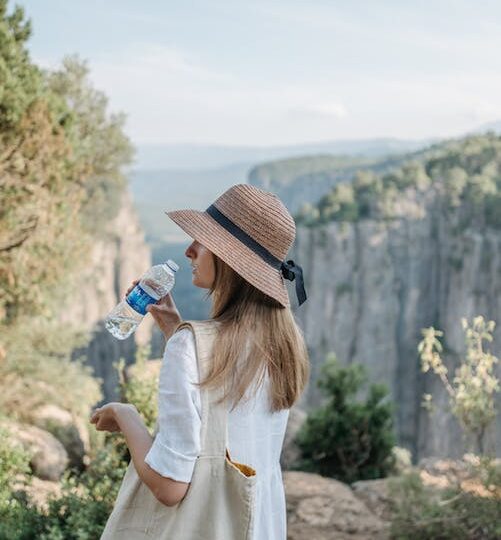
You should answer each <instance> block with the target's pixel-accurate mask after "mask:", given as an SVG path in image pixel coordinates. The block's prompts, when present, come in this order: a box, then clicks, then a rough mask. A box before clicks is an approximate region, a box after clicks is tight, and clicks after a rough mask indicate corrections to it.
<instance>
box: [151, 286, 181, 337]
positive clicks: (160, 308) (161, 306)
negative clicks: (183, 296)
mask: <svg viewBox="0 0 501 540" xmlns="http://www.w3.org/2000/svg"><path fill="white" fill-rule="evenodd" d="M146 311H148V312H149V313H151V316H152V317H153V318H154V319H155V322H156V323H157V324H158V326H159V328H160V330H161V331H162V333H163V334H164V336H165V339H169V338H170V337H171V336H172V334H173V333H174V330H175V329H176V328H177V326H178V324H179V323H180V322H181V321H182V318H181V315H180V313H179V311H178V309H177V306H176V303H175V302H174V298H172V294H171V293H169V294H167V295H166V296H164V297H163V298H160V300H159V301H158V302H157V303H156V304H150V305H149V306H148V307H147V308H146Z"/></svg>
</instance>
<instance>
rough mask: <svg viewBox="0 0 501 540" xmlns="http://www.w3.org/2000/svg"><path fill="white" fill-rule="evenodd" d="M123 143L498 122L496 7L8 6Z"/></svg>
mask: <svg viewBox="0 0 501 540" xmlns="http://www.w3.org/2000/svg"><path fill="white" fill-rule="evenodd" d="M14 3H16V4H19V5H21V6H23V7H24V8H25V11H26V14H27V16H28V17H30V18H31V19H32V23H33V36H32V38H31V40H30V44H29V48H30V51H31V54H32V58H33V59H34V60H35V61H36V62H38V63H39V64H41V65H42V66H44V67H49V68H56V67H57V66H58V65H60V62H61V60H62V58H63V57H64V56H66V55H69V54H77V55H78V56H79V57H80V58H82V59H85V60H86V61H87V62H88V65H89V68H90V77H91V80H92V82H93V84H94V85H95V86H96V87H97V88H99V89H101V90H103V91H104V92H105V93H106V94H107V95H108V97H109V100H110V108H111V110H113V111H123V112H125V113H126V115H127V124H126V131H127V133H128V135H129V136H130V137H131V139H132V141H133V142H134V143H135V144H142V145H144V144H159V145H161V144H171V143H193V144H218V145H258V146H267V145H286V144H301V143H310V142H319V141H324V140H325V141H330V140H340V139H365V138H373V137H397V138H403V139H423V138H430V137H453V136H458V135H461V134H464V133H465V132H468V131H471V130H473V129H475V128H478V127H479V126H481V125H482V124H484V123H489V122H494V121H499V120H501V54H500V51H501V2H499V1H497V0H490V1H486V0H477V1H476V2H473V1H471V0H469V1H463V0H456V1H453V0H434V1H419V0H414V1H412V2H410V1H407V2H405V1H402V0H378V1H377V2H376V1H374V0H372V1H370V0H366V1H359V0H352V1H336V0H331V1H327V0H324V1H322V0H303V1H297V0H276V1H274V0H247V1H243V0H205V1H204V0H184V1H182V2H180V1H171V0H164V1H160V0H145V1H144V2H138V1H132V0H120V1H119V0H106V1H98V0H85V1H84V0H18V1H17V2H13V1H11V3H10V6H11V7H12V6H13V5H14Z"/></svg>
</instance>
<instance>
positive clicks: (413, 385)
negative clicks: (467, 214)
mask: <svg viewBox="0 0 501 540" xmlns="http://www.w3.org/2000/svg"><path fill="white" fill-rule="evenodd" d="M404 203H405V205H406V206H405V208H402V209H401V212H400V215H403V216H405V217H401V218H399V219H394V220H390V221H373V220H361V221H358V222H355V223H337V222H333V223H330V224H327V225H322V226H318V227H315V228H311V229H308V228H305V227H299V228H298V233H297V240H296V244H295V246H294V249H293V251H292V253H291V258H293V259H294V260H296V261H297V262H298V263H299V264H301V265H302V266H303V269H304V275H305V284H306V290H307V293H308V301H307V302H306V303H305V304H304V305H303V306H301V308H299V309H297V312H296V317H297V319H298V321H299V323H300V325H301V327H302V329H303V331H304V334H305V337H306V341H307V345H308V347H309V350H310V354H311V360H312V377H311V381H310V384H309V387H308V390H307V392H306V393H305V395H304V396H303V401H302V403H301V406H302V407H304V408H308V407H312V406H316V405H319V404H320V402H321V401H322V397H321V395H319V393H318V389H317V386H316V380H317V378H318V375H319V368H320V366H321V365H322V363H323V362H324V360H325V357H326V355H327V353H328V352H329V351H334V352H335V353H336V355H337V356H338V359H339V360H340V361H341V362H342V363H344V364H348V363H351V362H358V363H360V364H363V365H364V366H365V367H366V368H367V371H368V373H369V376H370V380H371V381H373V382H380V383H385V384H386V385H387V386H388V387H389V389H390V392H391V398H392V399H393V400H394V401H395V420H396V428H397V432H398V438H399V444H400V445H401V446H404V447H406V448H408V449H410V450H411V451H412V453H413V455H414V457H415V458H421V457H423V456H428V455H435V456H450V457H459V456H461V455H462V454H463V453H464V451H465V446H464V441H463V437H462V433H461V429H460V427H459V425H458V423H457V422H456V420H455V419H454V418H453V417H452V416H451V414H450V412H449V411H448V396H447V395H446V393H445V391H444V390H443V388H442V386H441V383H440V381H439V380H437V378H436V377H434V376H433V375H431V374H427V375H426V376H425V375H423V373H422V372H421V369H420V362H419V358H418V354H417V345H418V342H419V341H420V339H421V329H422V328H425V327H429V326H432V325H433V326H434V327H435V328H438V329H441V330H443V331H444V332H445V336H446V340H447V352H448V354H447V355H446V362H447V365H448V368H449V371H450V372H453V371H454V368H455V366H456V365H457V362H458V358H459V356H460V355H461V354H462V352H463V351H464V335H463V330H462V328H461V322H460V320H461V317H467V318H470V319H471V318H472V317H473V316H475V315H483V316H484V317H486V318H488V319H493V320H495V321H497V322H498V323H499V324H498V326H497V328H496V330H495V332H494V343H493V344H492V352H493V353H494V354H496V355H497V356H500V355H501V301H500V299H501V237H500V236H499V234H498V233H496V232H495V231H491V232H489V231H487V232H485V233H484V234H479V233H478V232H475V231H474V230H468V229H467V230H461V227H460V224H458V223H454V222H452V221H451V220H450V218H449V217H448V216H444V215H442V214H441V213H440V211H439V210H438V208H434V205H433V200H420V199H417V198H416V199H414V200H412V199H406V200H404V201H402V204H404ZM291 290H292V287H291ZM291 296H293V295H291ZM500 368H501V366H498V369H500ZM423 393H429V394H432V395H433V401H434V405H435V408H436V410H435V413H434V414H433V417H431V418H430V416H429V413H428V412H427V411H425V410H423V408H422V407H421V406H420V403H421V400H422V395H423ZM500 397H501V396H500ZM490 442H491V443H492V444H493V443H494V436H493V435H492V437H491V441H490ZM496 445H497V451H498V453H499V452H500V451H501V417H498V425H497V441H496Z"/></svg>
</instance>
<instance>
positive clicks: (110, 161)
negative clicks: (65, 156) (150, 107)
mask: <svg viewBox="0 0 501 540" xmlns="http://www.w3.org/2000/svg"><path fill="white" fill-rule="evenodd" d="M88 75H89V68H88V66H87V64H86V63H85V62H82V61H81V60H79V59H78V58H77V57H74V56H73V57H67V58H65V59H64V60H63V65H62V68H61V69H60V70H56V71H52V72H48V73H47V74H46V86H47V89H48V91H49V92H50V94H51V95H54V96H56V97H57V98H58V99H59V100H61V101H62V105H60V109H61V111H60V115H62V116H63V117H64V119H65V134H66V137H67V139H68V140H69V141H70V144H71V148H72V154H71V158H70V160H71V163H72V165H73V167H74V168H75V170H77V171H79V177H80V178H83V179H85V182H84V184H83V188H84V191H85V196H84V199H83V202H82V212H83V216H82V217H83V224H84V226H85V228H86V230H87V231H90V232H92V234H93V235H96V234H102V231H103V229H104V228H105V225H106V223H107V222H108V221H109V220H110V219H111V218H113V217H114V216H115V214H116V213H117V211H118V208H119V204H120V202H121V198H120V193H121V192H122V191H123V188H124V187H125V179H124V177H123V175H122V173H121V168H122V167H123V166H124V165H126V164H129V163H130V162H131V159H132V147H131V144H130V142H129V140H128V138H127V137H126V135H125V134H124V131H123V130H124V123H125V115H124V114H121V113H120V114H108V113H107V106H108V98H107V97H106V95H105V94H104V93H103V92H101V91H99V90H96V89H95V88H93V87H92V86H91V84H90V83H89V80H88Z"/></svg>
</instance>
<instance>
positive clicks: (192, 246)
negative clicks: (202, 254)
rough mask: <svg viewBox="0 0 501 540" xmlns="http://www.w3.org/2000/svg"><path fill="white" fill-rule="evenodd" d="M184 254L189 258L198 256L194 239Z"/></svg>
mask: <svg viewBox="0 0 501 540" xmlns="http://www.w3.org/2000/svg"><path fill="white" fill-rule="evenodd" d="M184 254H185V255H186V257H188V259H194V258H195V257H196V256H197V252H196V241H193V242H192V243H191V244H190V245H189V246H188V247H187V248H186V251H185V252H184Z"/></svg>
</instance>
